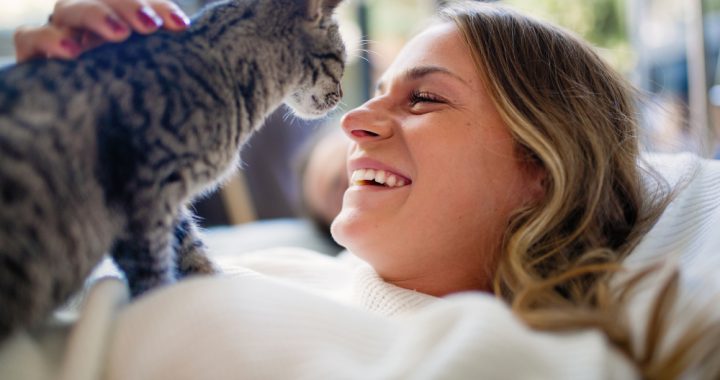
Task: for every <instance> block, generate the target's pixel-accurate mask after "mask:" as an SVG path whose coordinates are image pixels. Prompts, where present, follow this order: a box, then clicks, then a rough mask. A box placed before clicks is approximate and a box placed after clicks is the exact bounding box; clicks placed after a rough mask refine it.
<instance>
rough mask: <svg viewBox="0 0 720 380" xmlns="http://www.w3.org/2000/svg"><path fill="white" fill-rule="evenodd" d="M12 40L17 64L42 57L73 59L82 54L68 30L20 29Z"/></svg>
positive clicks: (51, 28) (43, 27) (45, 27)
mask: <svg viewBox="0 0 720 380" xmlns="http://www.w3.org/2000/svg"><path fill="white" fill-rule="evenodd" d="M13 38H14V42H15V59H16V60H17V62H18V63H20V62H25V61H28V60H31V59H34V58H44V57H50V58H61V59H73V58H75V57H77V56H78V55H80V54H81V53H82V52H83V49H82V48H81V46H80V45H79V44H78V43H77V42H76V41H75V39H74V36H73V35H72V33H71V32H70V31H69V30H61V29H58V28H55V27H52V26H42V27H20V28H18V29H17V30H16V31H15V34H14V36H13Z"/></svg>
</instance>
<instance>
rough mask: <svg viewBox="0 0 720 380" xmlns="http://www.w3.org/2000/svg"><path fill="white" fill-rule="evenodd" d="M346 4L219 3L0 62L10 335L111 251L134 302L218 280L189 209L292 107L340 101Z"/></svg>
mask: <svg viewBox="0 0 720 380" xmlns="http://www.w3.org/2000/svg"><path fill="white" fill-rule="evenodd" d="M339 2H340V0H225V1H221V2H218V3H215V4H214V5H211V6H209V7H207V8H205V9H204V10H202V11H201V12H200V13H199V14H198V15H196V16H195V17H194V19H193V22H192V26H191V27H190V28H189V29H188V30H187V31H185V32H182V33H172V32H168V31H161V32H158V33H155V34H153V35H151V36H139V35H134V36H132V37H131V38H130V39H129V40H128V41H126V42H124V43H122V44H114V45H105V46H103V47H100V48H98V49H95V50H93V51H90V52H88V53H85V54H84V55H82V56H81V57H80V58H79V59H78V60H77V61H59V60H51V61H32V62H28V63H23V64H19V65H16V66H13V67H9V68H7V69H4V70H2V71H0V339H2V338H5V337H7V336H8V335H9V334H10V333H11V332H12V331H14V330H15V329H17V328H19V327H28V326H32V325H33V324H35V323H37V322H39V321H41V320H43V319H44V318H45V317H47V316H48V314H49V313H50V312H51V311H52V310H53V309H54V308H56V307H57V306H59V305H60V304H62V303H63V302H64V301H65V300H66V299H67V298H68V297H69V296H70V295H71V294H72V293H73V292H75V291H77V290H79V288H81V287H82V284H83V280H84V279H85V278H86V276H87V275H88V274H89V272H90V271H91V270H92V269H93V268H94V266H96V265H97V264H98V262H99V261H100V260H101V259H102V257H103V256H104V253H106V252H109V253H110V255H111V257H112V258H113V260H114V261H115V263H116V264H117V265H118V267H119V268H120V269H121V270H122V271H123V272H124V274H125V276H126V279H127V281H128V284H129V287H130V291H131V293H132V295H134V296H137V295H140V294H142V293H143V292H145V291H147V290H149V289H151V288H153V287H155V286H157V285H161V284H167V283H170V282H173V281H174V280H175V279H177V278H180V277H183V276H185V275H188V274H193V273H212V272H214V271H215V269H214V267H213V265H212V263H211V262H210V261H209V260H208V258H207V257H206V256H205V253H204V246H203V244H202V242H201V241H200V240H199V239H198V237H197V235H196V227H195V223H194V221H193V216H192V214H191V213H190V212H189V210H188V208H187V207H186V205H187V204H188V202H189V201H191V200H192V199H193V197H195V196H197V195H198V194H200V193H203V192H207V191H209V190H211V189H214V188H215V187H216V185H217V184H218V183H219V182H221V181H222V180H223V178H225V177H227V175H228V174H230V173H231V172H232V171H233V170H235V168H236V167H237V163H238V160H239V150H240V146H241V145H242V144H243V142H244V141H245V140H246V139H247V138H248V137H249V135H250V133H251V132H252V131H253V130H254V129H257V128H258V126H259V125H260V124H261V123H262V121H263V119H264V118H265V117H266V116H267V115H268V114H269V113H270V112H271V111H273V110H274V109H275V108H277V107H279V106H280V105H281V104H282V103H283V102H285V103H286V104H287V105H289V106H290V107H291V108H292V109H293V110H294V111H295V113H296V114H298V115H299V116H301V117H306V118H312V117H320V116H323V115H325V114H326V113H327V112H329V111H330V110H331V109H332V108H334V106H335V105H336V103H338V102H339V100H340V97H341V96H342V92H341V88H340V79H341V77H342V74H343V70H344V65H345V64H344V62H345V49H344V46H343V43H342V40H341V38H340V35H339V33H338V26H337V24H336V22H335V21H334V20H333V18H332V11H333V9H334V8H335V7H336V6H337V4H338V3H339Z"/></svg>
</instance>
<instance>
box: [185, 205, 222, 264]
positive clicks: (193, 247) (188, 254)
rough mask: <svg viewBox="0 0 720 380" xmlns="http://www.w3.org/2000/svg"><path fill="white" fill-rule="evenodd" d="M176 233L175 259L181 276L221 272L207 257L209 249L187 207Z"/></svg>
mask: <svg viewBox="0 0 720 380" xmlns="http://www.w3.org/2000/svg"><path fill="white" fill-rule="evenodd" d="M174 232H175V252H176V256H175V259H176V267H177V273H178V275H179V276H181V277H185V276H187V275H192V274H212V273H218V272H219V269H218V268H217V267H216V266H215V265H214V264H213V262H212V261H210V259H209V258H208V256H207V248H206V247H205V244H203V242H202V240H201V239H200V237H199V233H198V228H197V225H196V224H195V220H194V219H193V215H192V213H191V212H190V210H188V209H187V208H185V207H183V209H182V210H181V211H180V215H179V217H178V220H177V222H176V223H175V231H174Z"/></svg>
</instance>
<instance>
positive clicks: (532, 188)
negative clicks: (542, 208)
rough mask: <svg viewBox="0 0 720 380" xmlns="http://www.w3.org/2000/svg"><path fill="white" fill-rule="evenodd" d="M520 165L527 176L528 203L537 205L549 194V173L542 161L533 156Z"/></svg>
mask: <svg viewBox="0 0 720 380" xmlns="http://www.w3.org/2000/svg"><path fill="white" fill-rule="evenodd" d="M520 165H522V170H523V174H524V176H525V186H526V189H527V192H526V195H527V197H528V199H526V202H527V203H537V202H538V201H540V200H542V199H543V198H544V197H545V195H546V193H547V188H548V186H547V185H548V183H547V181H548V180H549V178H548V172H547V170H546V169H545V166H543V164H542V163H541V162H540V160H539V159H538V158H536V157H532V156H531V155H529V156H528V157H526V159H525V160H523V161H522V162H521V163H520Z"/></svg>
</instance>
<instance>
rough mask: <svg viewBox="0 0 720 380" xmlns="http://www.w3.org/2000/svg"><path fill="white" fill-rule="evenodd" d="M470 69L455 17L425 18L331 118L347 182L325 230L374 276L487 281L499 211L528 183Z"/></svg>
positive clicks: (433, 283) (444, 288) (433, 287)
mask: <svg viewBox="0 0 720 380" xmlns="http://www.w3.org/2000/svg"><path fill="white" fill-rule="evenodd" d="M476 70H477V69H476V66H475V65H474V63H473V59H472V57H471V55H470V52H469V50H468V48H467V46H466V45H465V43H464V42H463V40H462V37H461V35H460V33H459V31H458V30H457V28H456V27H455V25H453V24H450V23H446V24H441V25H437V26H434V27H432V28H430V29H428V30H426V31H425V32H423V33H421V34H420V35H418V36H417V37H415V38H414V39H413V40H412V41H410V42H409V43H408V44H407V45H406V46H405V48H404V49H403V51H402V52H401V53H400V55H399V56H398V57H397V59H396V60H395V62H394V63H393V64H392V65H391V67H390V68H389V69H388V71H387V72H386V73H385V74H384V75H383V76H382V78H381V79H380V81H379V83H378V86H377V91H376V94H375V96H374V97H373V98H372V99H370V100H369V101H368V102H366V103H365V104H364V105H362V106H361V107H359V108H357V109H355V110H353V111H351V112H349V113H348V114H347V115H346V116H345V117H344V119H343V120H342V128H343V130H344V131H345V133H346V134H347V135H348V136H349V137H350V138H351V140H352V143H351V147H350V151H349V156H348V175H349V176H350V182H351V184H350V187H349V188H348V189H347V190H346V192H345V196H344V198H343V207H342V210H341V212H340V214H339V215H338V217H337V218H336V219H335V221H334V223H333V225H332V233H333V236H334V237H335V239H336V240H337V241H338V242H339V243H340V244H341V245H343V246H345V247H346V248H348V249H349V250H350V251H351V252H353V253H354V254H356V255H358V256H359V257H361V258H363V259H364V260H365V261H367V262H368V263H370V264H371V265H372V266H373V267H374V268H375V270H376V271H377V272H378V274H379V275H380V276H381V277H382V278H383V279H384V280H385V281H388V282H390V283H394V284H395V285H398V286H401V287H404V288H409V289H415V290H418V291H421V292H424V293H428V294H434V295H444V294H448V293H452V292H455V291H460V290H468V289H488V288H489V285H490V281H491V276H492V273H491V272H490V271H492V268H493V267H494V265H493V263H494V260H495V258H496V255H497V254H498V253H499V252H500V246H501V241H502V235H503V232H504V230H505V228H506V225H507V222H508V217H509V215H510V214H511V213H512V212H513V211H514V210H516V209H518V208H519V207H520V206H522V205H523V204H524V203H527V202H529V201H530V200H532V198H533V195H534V194H537V193H538V189H540V179H539V178H537V177H538V176H532V175H531V174H530V170H529V169H524V167H523V166H522V165H521V164H520V163H519V161H518V160H517V159H516V152H515V147H514V143H513V140H512V138H511V136H510V133H509V130H508V128H507V127H506V126H505V124H504V123H503V122H502V121H501V119H500V116H499V114H498V112H497V111H496V109H495V108H494V106H493V104H492V102H491V100H490V98H489V96H488V94H487V91H486V90H485V88H484V87H483V85H482V83H481V81H480V77H479V74H478V73H477V71H476ZM372 179H375V180H379V181H378V182H384V185H378V184H377V183H375V182H374V181H372Z"/></svg>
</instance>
